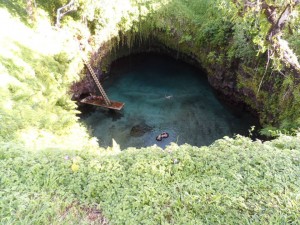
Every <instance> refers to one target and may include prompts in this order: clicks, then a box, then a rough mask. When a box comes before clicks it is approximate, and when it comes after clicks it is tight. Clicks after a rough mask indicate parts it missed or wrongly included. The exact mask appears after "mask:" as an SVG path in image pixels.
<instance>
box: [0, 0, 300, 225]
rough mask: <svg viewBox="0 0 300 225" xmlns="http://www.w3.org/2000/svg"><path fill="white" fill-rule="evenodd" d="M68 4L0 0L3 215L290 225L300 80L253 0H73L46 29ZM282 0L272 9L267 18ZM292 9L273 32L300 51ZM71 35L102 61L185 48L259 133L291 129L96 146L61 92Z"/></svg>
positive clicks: (72, 73) (73, 59)
mask: <svg viewBox="0 0 300 225" xmlns="http://www.w3.org/2000/svg"><path fill="white" fill-rule="evenodd" d="M25 2H26V4H25ZM67 2H68V1H66V0H51V1H46V0H37V1H32V0H27V1H21V0H4V1H1V2H0V19H1V21H2V27H1V29H0V46H1V51H0V77H1V83H0V199H1V200H0V223H1V224H99V223H103V224H105V221H107V220H108V221H109V223H111V224H299V221H300V216H299V210H300V201H299V191H300V188H299V187H300V179H299V172H300V161H299V159H300V139H299V137H300V136H299V131H297V129H298V127H299V125H300V117H299V115H300V105H299V102H300V101H299V98H300V97H299V96H300V95H299V92H300V91H299V88H300V85H299V81H298V78H297V71H296V70H292V69H291V68H292V66H293V65H291V64H290V65H289V64H286V61H284V60H285V58H284V57H283V56H282V55H281V54H280V51H277V49H272V48H273V47H274V44H275V45H276V42H274V38H275V39H276V38H278V37H272V35H271V34H270V32H269V31H270V27H271V23H270V21H268V19H267V17H266V15H265V14H264V12H265V11H263V10H260V8H259V7H262V6H260V5H255V4H256V2H257V1H255V4H254V3H253V4H252V6H255V7H256V8H255V7H254V8H251V7H246V6H245V5H244V2H245V1H239V0H238V1H230V0H218V1H212V0H188V1H187V0H164V1H161V0H148V1H142V0H114V1H112V0H99V1H92V0H90V1H76V3H75V4H76V7H77V10H76V11H73V12H71V13H68V14H66V15H65V16H64V17H63V18H62V21H61V24H62V27H61V28H59V29H58V28H54V26H53V25H54V24H55V21H56V18H55V17H56V10H57V8H58V7H61V6H62V5H64V4H66V3H67ZM249 2H250V1H249ZM253 2H254V1H253ZM261 2H265V3H266V2H267V3H268V2H269V1H261ZM33 3H35V4H36V5H34V4H33ZM292 3H294V1H289V3H286V1H279V0H278V1H276V2H274V3H272V4H273V6H276V7H274V8H276V10H278V12H277V14H276V15H279V14H280V13H279V12H283V11H284V9H285V6H286V5H285V4H292ZM269 4H271V3H269ZM33 6H34V7H33ZM264 7H265V5H264ZM256 9H259V10H258V11H257V10H256ZM291 12H293V13H292V16H291V17H290V18H289V20H288V22H287V24H286V25H285V26H283V28H284V29H283V30H280V32H281V35H280V37H282V38H284V39H285V40H288V43H289V46H290V47H291V49H293V51H294V52H295V54H296V55H299V44H300V43H299V41H298V40H299V31H298V30H299V18H298V12H299V9H298V8H297V7H296V5H291ZM270 35H271V36H270ZM267 37H269V39H266V38H267ZM78 39H80V40H81V41H82V42H83V43H86V45H87V46H86V47H88V48H87V49H91V50H92V51H93V52H97V51H98V50H99V48H100V47H101V48H100V51H98V54H93V56H94V57H95V59H94V61H95V62H97V63H100V64H102V66H103V67H102V69H104V70H105V69H107V67H108V66H109V63H110V62H111V61H112V60H113V59H115V58H118V57H120V56H122V54H128V53H129V52H134V51H135V50H136V51H138V48H139V47H141V46H143V45H147V43H151V42H153V43H156V44H157V43H158V44H159V45H160V46H161V47H162V49H165V50H166V49H167V50H168V49H171V50H172V51H177V52H178V56H181V57H182V58H184V57H186V56H187V55H188V56H190V57H192V58H193V59H194V60H195V61H197V62H199V64H201V66H202V67H203V68H205V69H206V70H207V72H208V77H209V80H210V81H211V82H212V83H213V85H215V87H216V88H219V89H220V90H221V91H222V92H223V93H224V94H228V93H229V94H231V95H230V96H233V97H234V98H236V99H238V100H240V101H243V102H245V103H247V104H248V105H250V106H251V107H252V108H253V109H256V110H258V112H259V113H260V119H261V121H262V122H263V123H264V124H265V125H267V126H266V127H267V128H266V129H265V131H268V130H269V129H274V126H276V127H277V128H281V129H288V131H291V129H292V128H294V129H295V130H293V136H286V135H278V134H280V132H276V131H274V132H273V133H274V134H276V135H278V136H279V137H278V138H277V139H275V140H273V141H270V142H264V143H261V141H255V142H253V141H251V140H250V139H248V138H245V137H239V136H238V137H236V138H234V139H230V138H224V139H221V140H218V141H216V142H215V143H214V144H212V145H211V146H208V147H201V148H197V147H192V146H189V145H184V146H176V145H175V144H173V145H171V146H169V147H167V148H166V149H165V150H162V149H159V148H157V147H155V146H154V147H150V148H147V149H140V150H137V149H134V148H130V149H127V150H126V151H123V152H120V151H119V148H118V145H117V144H116V143H114V145H113V147H111V148H109V149H102V148H101V147H99V146H98V143H97V140H96V139H95V138H92V137H90V135H89V134H88V131H87V129H86V128H85V127H84V126H83V125H81V124H80V123H79V122H78V118H77V114H78V113H79V112H78V111H77V110H76V104H75V102H73V101H71V93H70V86H71V84H73V83H74V82H76V81H79V80H80V79H82V78H83V77H84V75H83V74H81V70H82V69H83V64H82V63H81V59H80V57H79V48H78V46H79V43H78ZM279 47H280V46H279ZM124 49H125V50H124ZM141 49H142V48H141ZM167 50H166V51H167ZM126 51H127V52H126ZM97 57H98V58H97ZM295 71H296V72H295ZM231 83H232V84H233V86H234V88H233V89H228V86H229V84H231ZM99 144H100V146H101V143H99Z"/></svg>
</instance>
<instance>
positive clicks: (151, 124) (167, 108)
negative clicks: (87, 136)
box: [81, 54, 258, 149]
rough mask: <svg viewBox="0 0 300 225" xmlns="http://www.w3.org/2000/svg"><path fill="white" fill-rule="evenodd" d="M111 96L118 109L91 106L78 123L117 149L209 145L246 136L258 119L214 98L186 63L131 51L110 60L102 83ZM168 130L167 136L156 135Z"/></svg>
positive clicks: (201, 74)
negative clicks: (223, 139)
mask: <svg viewBox="0 0 300 225" xmlns="http://www.w3.org/2000/svg"><path fill="white" fill-rule="evenodd" d="M102 83H103V86H104V89H105V90H106V92H107V95H108V96H109V98H110V99H112V100H116V101H120V102H124V103H125V107H124V109H122V111H120V112H116V111H111V110H107V109H103V108H99V107H98V108H97V107H96V106H95V107H93V110H89V111H88V113H83V114H82V115H81V121H82V122H83V123H84V124H85V125H86V126H87V127H88V129H89V131H90V132H91V134H92V135H93V136H95V137H97V138H98V140H99V144H100V146H103V147H107V146H111V144H112V139H114V140H116V142H117V143H118V144H120V146H121V148H122V149H125V148H128V147H137V148H141V147H147V146H152V145H154V144H156V145H158V146H160V147H163V148H164V147H165V146H166V145H169V144H170V143H171V142H175V143H177V144H178V145H181V144H185V143H188V144H190V145H194V146H203V145H209V144H211V143H212V142H213V141H215V140H216V139H219V138H222V137H224V136H231V137H232V136H234V135H235V134H241V135H248V134H249V129H250V128H251V126H253V125H256V126H257V125H258V122H257V119H256V118H255V117H253V116H252V115H251V114H250V113H248V112H245V111H243V110H240V109H239V110H237V109H234V108H231V107H228V105H227V104H224V103H223V102H222V101H221V100H220V99H218V98H217V96H216V94H215V93H214V90H213V89H212V87H211V86H210V85H209V83H208V81H207V76H206V74H205V73H204V72H203V71H201V70H199V69H198V68H195V67H193V66H191V65H189V64H187V63H185V62H182V61H180V60H176V59H174V58H171V57H169V56H165V55H157V54H140V55H132V56H129V57H126V58H122V59H119V60H117V61H115V62H114V63H113V64H112V67H111V73H110V75H109V77H108V79H106V80H105V81H103V82H102ZM163 132H167V133H168V134H169V137H168V138H162V140H161V141H157V140H156V137H157V136H158V135H159V134H161V133H163Z"/></svg>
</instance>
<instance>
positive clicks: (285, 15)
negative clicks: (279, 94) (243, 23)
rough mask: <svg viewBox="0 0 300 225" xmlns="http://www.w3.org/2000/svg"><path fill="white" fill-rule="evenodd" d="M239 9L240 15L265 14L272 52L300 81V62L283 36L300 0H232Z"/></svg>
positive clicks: (269, 45) (268, 41)
mask: <svg viewBox="0 0 300 225" xmlns="http://www.w3.org/2000/svg"><path fill="white" fill-rule="evenodd" d="M232 1H233V3H234V4H235V5H236V6H237V7H238V9H239V14H238V15H239V16H242V17H243V16H244V15H245V14H250V15H251V16H254V17H259V16H265V17H266V19H267V21H268V23H269V25H270V28H269V29H268V31H267V32H266V33H265V37H264V38H265V42H266V43H267V45H268V47H269V49H270V51H271V54H270V55H274V56H276V58H278V59H279V60H280V61H281V63H282V65H283V66H284V67H285V69H286V70H288V71H290V72H291V73H292V74H293V75H294V78H297V80H298V81H297V82H300V64H299V61H298V58H297V56H296V54H295V53H294V51H293V50H292V49H291V48H290V47H289V45H288V42H287V41H286V40H285V39H284V38H283V31H284V28H285V27H286V25H287V23H288V22H289V21H290V19H291V16H292V14H293V12H294V10H295V9H296V7H297V6H298V5H299V4H300V0H281V1H276V3H275V1H273V2H272V3H270V2H271V1H268V0H232Z"/></svg>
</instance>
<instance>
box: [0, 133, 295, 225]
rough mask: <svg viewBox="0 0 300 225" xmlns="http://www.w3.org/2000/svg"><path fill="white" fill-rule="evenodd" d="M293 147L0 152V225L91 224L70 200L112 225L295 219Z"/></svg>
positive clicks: (222, 144) (239, 141) (225, 142)
mask: <svg viewBox="0 0 300 225" xmlns="http://www.w3.org/2000/svg"><path fill="white" fill-rule="evenodd" d="M299 146H300V141H299V136H298V137H288V136H282V137H280V138H279V139H277V140H275V141H272V142H266V143H264V144H262V143H261V142H260V141H256V142H252V141H251V140H250V139H248V138H244V137H237V138H236V139H230V138H225V139H222V140H218V141H217V142H215V143H214V144H213V145H212V146H210V147H202V148H197V147H191V146H188V145H186V146H181V147H178V146H176V145H172V146H169V147H168V148H167V149H165V150H162V149H159V148H155V147H152V148H148V149H141V150H136V149H131V150H130V149H128V150H127V151H125V152H120V153H115V154H110V155H109V154H107V153H104V154H99V153H98V154H97V152H90V153H88V152H85V151H54V150H43V151H39V152H27V151H25V152H24V149H20V148H13V149H12V148H9V149H8V148H6V149H3V148H2V149H1V150H0V173H1V180H0V190H1V191H0V197H1V203H0V208H1V210H0V218H1V224H63V223H67V224H76V223H78V222H80V223H81V224H84V223H91V221H89V220H88V218H87V216H86V215H85V214H84V213H83V212H82V211H83V210H81V209H80V207H79V206H77V207H78V208H77V210H75V209H76V204H79V203H78V202H80V204H81V206H90V207H91V206H92V207H95V208H97V207H98V208H101V210H102V213H103V215H104V216H105V217H106V218H107V219H108V220H109V221H110V222H111V224H298V222H299V220H300V215H299V210H300V200H299V191H300V179H299V173H300V151H299V150H300V148H299ZM72 207H73V208H72ZM70 208H71V210H70Z"/></svg>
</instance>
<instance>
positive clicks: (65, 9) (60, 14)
mask: <svg viewBox="0 0 300 225" xmlns="http://www.w3.org/2000/svg"><path fill="white" fill-rule="evenodd" d="M76 9H77V7H76V5H75V0H71V1H70V2H69V3H68V4H66V5H64V6H62V7H60V8H58V9H57V17H56V24H55V26H57V27H60V20H61V18H62V17H63V16H64V15H66V14H67V13H69V12H72V11H75V10H76Z"/></svg>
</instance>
